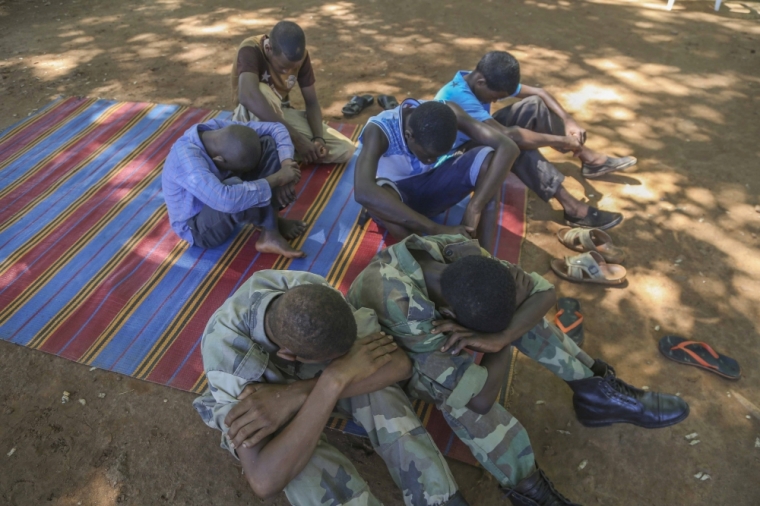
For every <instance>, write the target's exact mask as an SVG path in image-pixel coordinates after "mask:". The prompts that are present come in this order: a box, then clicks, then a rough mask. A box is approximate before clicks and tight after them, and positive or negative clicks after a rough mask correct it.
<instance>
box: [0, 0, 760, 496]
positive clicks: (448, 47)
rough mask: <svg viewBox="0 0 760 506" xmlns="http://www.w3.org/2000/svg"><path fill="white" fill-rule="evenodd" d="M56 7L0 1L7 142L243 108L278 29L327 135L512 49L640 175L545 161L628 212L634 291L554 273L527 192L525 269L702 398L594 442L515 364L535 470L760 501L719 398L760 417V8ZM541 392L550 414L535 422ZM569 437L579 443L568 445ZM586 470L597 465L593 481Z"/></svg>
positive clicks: (601, 348) (177, 2)
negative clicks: (673, 422)
mask: <svg viewBox="0 0 760 506" xmlns="http://www.w3.org/2000/svg"><path fill="white" fill-rule="evenodd" d="M52 3H56V4H58V2H52ZM664 3H665V2H664V1H663V2H661V4H664ZM49 4H50V2H36V3H32V2H22V1H21V0H5V2H3V3H0V33H2V35H0V54H2V55H3V57H4V59H3V60H2V61H0V79H1V80H2V81H1V82H2V83H3V91H1V92H0V93H2V97H3V99H2V104H0V126H7V125H9V124H11V123H13V122H14V121H15V119H14V118H13V117H12V115H11V111H13V113H14V114H18V115H19V116H20V117H23V116H25V115H26V113H27V112H31V111H32V110H34V109H36V108H39V107H41V106H42V105H43V104H44V103H45V102H47V101H48V100H49V99H50V98H52V97H53V96H55V95H58V94H64V95H74V94H77V95H90V96H101V97H108V98H118V99H121V100H146V101H152V102H169V103H179V104H183V105H192V106H198V107H210V108H217V107H218V108H230V106H231V97H230V90H229V76H228V74H229V71H230V66H231V62H232V58H233V57H234V51H235V48H236V47H237V44H238V43H239V41H240V40H242V39H243V38H245V37H247V36H250V35H254V34H260V33H265V32H266V31H268V29H269V28H270V27H271V26H272V25H273V24H274V23H275V22H277V21H278V20H280V19H283V18H287V19H293V20H295V21H297V22H299V23H300V24H301V25H302V26H303V27H304V29H305V30H306V33H307V37H308V41H309V47H310V50H311V52H312V57H313V61H314V66H315V70H316V73H317V88H318V91H319V94H320V99H321V102H322V105H323V109H324V110H325V111H326V117H328V118H330V117H333V118H338V117H339V111H340V108H341V106H342V105H343V103H344V102H345V101H346V100H347V99H348V98H349V97H350V96H351V95H352V94H358V93H373V94H379V93H385V94H392V95H395V96H397V97H398V98H399V99H401V98H404V97H406V96H414V97H417V98H431V97H432V96H433V95H434V93H435V92H436V91H437V89H438V88H439V87H440V86H441V85H443V84H444V83H445V82H446V81H448V80H449V79H451V77H452V76H453V75H454V73H455V72H456V71H457V70H461V69H472V68H473V67H474V65H475V64H476V63H477V61H478V59H479V58H480V57H481V56H482V54H483V53H485V52H486V51H488V50H490V49H504V50H509V51H511V52H512V53H514V54H515V55H516V56H517V57H518V58H519V59H520V61H521V64H522V71H523V82H525V83H526V84H530V85H540V86H544V87H547V88H549V89H550V90H552V91H553V92H554V93H555V94H556V95H557V96H558V97H559V98H560V99H561V100H562V101H563V103H564V104H565V105H566V106H567V108H568V110H569V111H570V112H571V113H573V115H574V116H575V117H576V118H577V119H578V120H579V121H581V122H582V123H584V124H585V125H586V126H587V128H588V130H589V133H590V134H589V143H590V145H591V147H593V148H594V149H597V150H601V151H605V152H611V153H616V154H621V155H624V154H635V155H636V156H637V157H638V158H639V160H640V162H639V165H638V166H637V167H636V168H635V169H632V170H630V171H627V172H626V173H624V174H616V175H612V176H609V177H607V178H605V179H600V180H594V181H588V180H585V179H583V178H582V177H581V176H580V174H579V170H578V167H577V165H578V164H577V163H576V162H574V161H569V159H568V158H567V157H562V156H561V155H558V154H556V153H552V152H547V156H548V157H549V158H550V159H552V160H553V161H556V162H557V163H558V164H559V166H560V169H561V170H562V171H563V172H564V173H565V174H567V175H568V179H567V181H566V185H567V186H568V188H569V189H570V190H571V191H572V192H573V193H575V194H576V195H578V196H581V195H583V196H585V197H586V198H587V199H588V200H589V201H590V202H592V203H594V204H595V205H598V206H600V207H603V208H605V209H619V210H622V212H623V213H624V214H625V216H626V220H625V222H624V223H623V224H622V225H621V226H619V227H618V228H616V229H614V230H613V231H612V232H611V234H612V235H613V237H614V239H615V241H616V242H617V243H619V244H620V245H622V246H624V247H625V248H626V249H627V250H628V252H629V259H628V262H627V264H626V267H627V268H628V272H629V286H628V287H627V288H626V289H624V290H619V289H618V290H612V289H605V288H600V287H588V286H583V285H572V284H568V283H566V282H561V281H558V280H557V279H556V277H554V276H553V274H551V272H550V271H549V269H548V261H549V259H550V258H553V257H559V256H561V255H564V254H569V252H568V251H567V250H564V249H563V248H562V247H561V246H559V245H558V244H557V242H556V239H555V237H554V233H555V232H556V230H557V229H558V228H559V226H560V225H559V224H558V223H557V222H558V221H559V219H558V218H560V217H561V213H559V212H558V210H557V208H556V207H552V206H551V205H549V204H545V203H543V202H540V201H537V200H536V199H535V197H533V198H532V199H531V204H530V212H529V214H530V217H531V224H530V229H531V232H532V233H531V234H529V235H528V237H527V240H526V243H525V247H524V250H523V256H522V263H523V266H524V267H526V268H527V269H529V270H537V271H539V272H540V273H542V274H545V275H546V276H547V277H548V278H549V279H551V280H552V281H554V282H556V283H557V287H558V291H559V292H560V294H561V295H569V296H575V297H577V298H579V299H581V301H582V304H583V307H584V310H585V311H586V315H587V323H586V331H587V340H588V345H587V348H588V350H589V351H590V352H591V353H592V354H593V355H594V356H602V357H604V358H605V359H607V360H608V361H610V362H611V363H614V364H615V365H616V367H617V369H618V372H619V373H620V374H621V376H623V377H625V378H627V379H628V380H630V381H631V382H633V383H635V384H639V385H643V384H645V382H646V384H650V383H651V386H652V387H653V388H655V387H662V388H666V389H667V390H670V391H679V392H681V393H682V394H683V396H684V397H685V398H687V399H688V400H689V401H690V402H691V403H692V415H691V417H690V418H689V419H688V420H687V422H685V423H684V424H683V427H680V426H679V427H677V428H673V429H667V430H663V431H643V430H641V429H634V428H629V427H622V428H621V427H614V428H609V429H599V430H596V431H591V430H588V429H583V428H580V427H578V426H577V423H576V422H574V421H573V418H572V412H571V410H570V407H569V406H570V402H569V398H568V393H567V391H566V390H564V387H562V386H561V385H560V384H559V383H557V382H556V380H554V379H551V378H549V375H547V374H546V373H538V372H537V368H536V366H534V365H532V364H529V363H527V361H524V360H523V361H521V362H520V364H521V367H524V371H525V372H524V373H521V374H519V375H518V383H517V388H518V395H517V397H516V399H515V401H514V409H515V413H516V414H517V415H518V416H519V417H520V418H521V419H522V421H523V423H524V424H525V425H526V426H528V428H529V431H530V433H531V435H532V437H533V438H534V444H535V446H536V449H537V450H536V453H537V455H538V456H539V460H540V461H541V462H542V463H543V464H542V465H545V466H546V467H547V468H548V469H549V470H550V474H551V475H552V476H553V477H554V479H555V481H556V482H557V484H558V486H559V487H560V488H561V489H562V490H566V491H568V495H571V496H572V497H575V498H578V499H584V500H591V499H590V498H591V497H596V498H597V500H598V501H599V502H603V503H604V504H631V503H632V502H631V499H630V498H632V497H635V498H637V499H636V500H635V501H634V502H635V503H639V504H685V503H690V504H694V503H720V504H753V503H757V502H758V501H760V498H759V497H758V496H757V493H758V492H757V491H754V492H752V491H750V490H748V488H747V486H746V485H745V483H748V482H750V481H751V478H752V477H753V476H754V475H755V474H756V469H758V457H756V456H755V454H753V453H752V452H753V451H754V452H755V453H756V452H757V450H754V449H752V448H751V446H752V441H753V440H752V434H755V433H756V432H757V430H758V429H757V426H756V425H755V426H754V427H753V426H752V425H751V424H752V423H753V422H752V421H750V420H747V419H746V418H745V416H744V415H745V413H744V411H743V410H742V409H741V408H740V407H738V404H737V403H736V402H734V401H733V399H732V398H730V397H728V396H727V393H726V392H727V391H728V390H732V389H733V390H736V391H737V392H741V393H742V394H743V395H744V396H745V397H748V398H750V399H753V398H754V401H755V402H757V403H760V399H758V398H757V394H756V392H757V391H758V387H760V379H758V375H757V374H756V372H755V371H756V370H757V369H758V367H759V366H760V354H759V353H758V351H757V346H756V343H757V341H758V323H757V322H758V321H760V291H758V288H757V287H758V286H760V262H759V261H758V245H759V244H760V242H758V238H757V236H758V234H760V214H758V213H757V212H756V211H755V206H756V205H757V204H759V203H760V200H759V199H758V187H760V181H759V180H758V178H757V176H756V172H755V170H756V166H757V162H758V160H759V158H760V148H758V145H757V138H758V134H760V129H759V127H758V125H760V121H758V110H760V108H758V99H757V97H758V95H759V93H758V91H760V72H758V69H759V68H760V55H758V51H760V24H758V19H760V15H759V14H758V9H757V6H758V2H728V3H726V4H724V7H723V8H722V9H721V11H720V13H714V12H713V11H712V2H707V1H679V2H677V3H676V8H675V9H674V10H673V11H672V12H670V13H668V12H666V11H664V10H663V5H661V4H660V3H658V2H650V3H644V2H641V1H633V0H621V1H613V0H596V1H585V2H569V1H566V0H560V1H557V2H540V1H531V0H526V1H505V2H497V1H493V0H491V1H483V2H479V3H470V2H460V1H441V2H435V1H432V0H420V1H417V2H395V1H385V2H380V1H375V0H369V1H366V2H352V1H338V2H316V1H304V2H292V1H290V0H286V1H282V2H280V3H279V4H278V5H277V6H274V7H273V6H271V5H270V4H267V3H265V2H250V1H247V2H243V1H242V0H234V1H229V2H225V3H224V4H223V5H220V4H219V3H209V2H204V1H200V0H195V1H183V0H160V1H155V2H149V1H147V0H143V1H137V2H131V3H129V4H123V3H122V4H118V3H112V2H106V1H97V0H96V1H85V0H70V1H67V2H66V3H65V5H64V4H63V3H61V4H60V5H49ZM296 95H297V94H296ZM299 101H300V97H298V96H296V97H295V101H294V102H295V104H296V105H298V103H299ZM377 112H379V109H378V108H377V107H375V108H370V109H368V110H367V111H365V112H364V113H363V114H362V115H361V116H360V117H359V118H357V119H355V120H353V121H356V122H363V121H365V120H366V118H367V117H369V116H370V115H372V114H376V113H377ZM664 333H678V334H682V335H684V336H687V337H690V338H693V339H696V340H706V341H709V342H710V343H712V344H714V345H715V347H716V348H718V349H719V350H722V351H725V352H727V353H729V354H731V355H732V356H734V357H737V358H738V359H739V360H740V362H741V364H742V368H743V371H744V378H743V379H742V380H741V381H740V382H739V383H736V384H728V383H726V382H724V381H723V380H720V379H718V378H715V377H712V376H708V375H707V374H705V373H702V372H700V371H697V370H695V369H689V368H686V367H680V366H677V365H675V364H671V363H666V362H665V361H664V359H662V358H661V357H659V356H658V354H657V351H656V343H657V340H658V339H659V337H661V336H662V335H663V334H664ZM534 372H536V375H535V376H534V374H533V373H534ZM539 377H540V378H541V380H540V381H538V380H537V378H539ZM534 378H535V379H534ZM536 395H541V396H544V397H546V399H547V400H549V401H550V405H551V406H552V409H547V410H543V411H542V410H539V409H530V407H531V406H532V405H533V402H534V400H535V399H536V398H537V397H536ZM555 401H556V402H555ZM554 406H559V407H557V408H554ZM192 423H195V420H193V422H192ZM567 423H570V425H571V426H572V432H573V434H574V435H575V437H574V438H565V439H564V440H562V439H558V436H557V433H556V429H560V428H563V427H566V426H567ZM542 428H544V429H545V430H541V429H542ZM692 431H698V432H700V434H704V435H705V436H706V437H705V439H704V440H703V442H702V443H700V445H699V446H698V447H696V448H685V447H684V448H681V447H682V446H684V445H683V438H682V437H681V436H682V435H683V434H681V433H684V434H685V433H688V432H692ZM689 452H691V453H689ZM584 455H591V456H592V457H591V458H590V459H589V460H590V461H591V464H590V467H589V468H588V469H587V470H586V471H585V473H581V472H580V471H578V470H577V469H576V466H577V464H578V462H580V460H581V459H582V457H583V456H584ZM378 464H379V461H378ZM199 465H202V463H199ZM708 468H710V470H711V474H712V475H713V476H714V479H713V480H711V481H710V482H707V483H704V482H696V483H695V481H696V480H694V478H693V474H695V473H696V472H697V471H700V470H702V471H705V470H707V469H708ZM753 469H754V470H755V471H753ZM74 486H75V485H72V487H74ZM489 490H490V489H489ZM468 494H469V497H471V498H476V499H480V501H479V502H476V501H475V499H471V500H472V502H473V503H474V504H485V503H487V502H489V501H491V500H495V497H496V495H494V493H493V492H488V491H485V492H484V491H481V490H474V489H469V492H468ZM481 494H485V495H481ZM489 494H490V495H489Z"/></svg>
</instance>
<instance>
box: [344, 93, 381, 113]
mask: <svg viewBox="0 0 760 506" xmlns="http://www.w3.org/2000/svg"><path fill="white" fill-rule="evenodd" d="M374 102H375V98H374V97H373V96H372V95H354V96H353V97H351V100H350V101H349V102H348V103H347V104H346V105H344V106H343V116H345V117H346V118H353V117H354V116H358V115H359V114H361V112H362V111H363V110H364V109H366V108H367V107H369V106H371V105H372V104H373V103H374Z"/></svg>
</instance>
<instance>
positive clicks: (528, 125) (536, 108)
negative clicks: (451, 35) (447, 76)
mask: <svg viewBox="0 0 760 506" xmlns="http://www.w3.org/2000/svg"><path fill="white" fill-rule="evenodd" d="M512 97H516V98H520V99H522V100H520V101H519V102H517V103H515V104H513V105H510V106H508V107H506V108H504V109H501V110H499V111H498V112H497V113H496V114H495V115H493V116H491V103H493V102H496V101H499V100H503V99H506V98H512ZM435 98H436V100H445V101H449V102H454V103H456V104H458V105H459V106H460V107H461V108H462V109H464V111H465V112H466V113H467V114H469V115H470V116H472V117H473V118H474V119H476V120H478V121H481V122H484V123H486V124H488V125H489V126H492V127H494V128H496V129H497V130H499V131H500V132H502V133H503V134H505V135H506V136H508V137H509V138H511V139H512V140H513V141H514V142H515V143H516V144H517V145H518V147H519V148H520V150H521V154H520V157H519V158H518V159H517V161H516V162H515V164H514V166H513V167H512V171H513V172H514V173H515V175H517V176H518V177H519V178H520V179H521V180H522V181H523V182H524V183H525V185H526V186H527V187H528V188H530V189H531V190H533V191H534V192H535V193H536V194H537V195H538V196H539V197H541V198H542V199H543V200H544V201H549V200H550V199H552V198H556V199H557V201H558V202H559V203H560V204H561V205H562V207H563V208H564V210H565V215H564V218H565V221H566V223H567V224H568V225H570V226H574V227H585V228H599V229H602V230H605V229H608V228H612V227H614V226H615V225H618V224H619V223H620V222H622V221H623V215H622V214H620V213H613V212H608V211H602V210H600V209H597V208H595V207H592V206H589V205H587V204H584V203H582V202H580V201H579V200H578V199H576V198H575V197H573V196H572V195H571V194H570V193H569V192H568V191H567V190H566V189H565V188H564V186H563V185H562V182H563V181H564V179H565V176H564V175H563V174H562V173H561V172H559V171H558V170H557V168H556V167H555V166H554V165H552V164H551V163H550V162H549V161H548V160H546V158H544V157H543V155H541V153H540V152H539V151H538V148H542V147H552V148H554V149H556V150H558V151H560V152H563V153H565V152H572V153H573V155H574V156H577V157H578V158H580V160H581V162H583V166H582V170H581V172H582V174H583V176H584V177H586V178H589V179H593V178H596V177H600V176H602V175H603V174H608V173H610V172H614V171H618V170H623V169H626V168H628V167H631V166H633V165H635V164H636V159H635V158H633V157H630V156H626V157H622V158H615V157H610V156H607V155H605V154H602V153H598V152H596V151H594V150H592V149H590V148H589V147H588V146H586V145H585V142H586V131H585V130H584V129H583V128H581V127H580V126H579V125H578V123H576V122H575V120H573V118H572V117H571V116H570V115H569V114H568V113H567V111H565V110H564V109H563V108H562V106H561V105H560V104H559V102H557V100H556V99H555V98H554V97H553V96H552V95H551V94H550V93H549V92H547V91H546V90H544V89H542V88H537V87H533V86H525V85H522V84H520V64H519V63H518V61H517V60H516V59H515V58H514V56H512V55H511V54H509V53H507V52H505V51H491V52H490V53H488V54H486V55H485V56H484V57H483V58H482V59H481V60H480V62H479V63H478V65H477V67H476V68H475V70H474V71H472V72H467V71H459V72H457V73H456V75H455V76H454V79H452V80H451V81H450V82H449V83H448V84H446V85H445V86H444V87H443V88H441V89H440V91H438V94H436V96H435ZM469 140H470V139H469V138H468V137H467V136H466V135H464V134H463V133H461V132H460V134H459V136H458V137H457V140H456V143H455V146H461V145H463V144H465V143H466V142H468V141H469Z"/></svg>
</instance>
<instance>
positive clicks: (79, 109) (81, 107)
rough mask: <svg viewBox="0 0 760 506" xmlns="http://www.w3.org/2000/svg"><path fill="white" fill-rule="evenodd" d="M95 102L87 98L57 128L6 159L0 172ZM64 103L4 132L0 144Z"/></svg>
mask: <svg viewBox="0 0 760 506" xmlns="http://www.w3.org/2000/svg"><path fill="white" fill-rule="evenodd" d="M97 101H98V99H96V98H89V99H87V100H85V101H84V102H82V103H81V104H80V105H79V106H78V107H77V108H76V109H74V110H73V111H72V112H70V113H69V115H68V116H66V117H64V118H61V121H60V122H59V125H58V126H57V128H50V129H48V130H47V131H46V132H45V135H42V136H40V137H38V138H35V139H34V140H33V141H32V142H30V143H29V144H27V145H25V146H24V147H23V148H21V150H20V151H18V152H17V153H15V154H14V155H13V156H11V157H10V158H9V159H7V160H6V161H4V162H3V163H2V164H0V170H3V169H5V168H6V167H7V166H8V165H10V164H11V163H13V162H15V161H16V160H18V159H19V157H21V156H23V155H24V154H26V153H28V152H29V151H31V150H32V149H34V147H36V146H39V145H40V143H42V142H43V141H45V140H46V139H48V138H50V136H51V135H53V134H54V133H55V132H57V131H58V130H60V129H61V128H63V126H64V125H66V123H68V121H67V120H71V119H73V118H76V117H77V115H78V114H79V113H81V112H82V111H84V110H85V109H87V108H88V107H90V106H91V105H92V104H94V103H95V102H97ZM65 102H66V101H65V100H61V101H60V102H59V103H58V104H56V105H54V106H52V107H51V108H49V109H47V110H45V111H43V112H41V113H40V114H39V115H37V116H35V117H34V120H33V121H30V122H28V123H22V124H20V125H18V126H17V127H15V128H14V129H13V130H11V131H9V132H6V133H5V135H3V136H2V137H0V143H3V142H6V141H4V140H3V139H9V138H10V137H12V136H14V135H16V134H17V133H18V132H20V131H21V130H23V129H25V128H28V127H31V126H33V125H34V124H36V123H38V122H39V121H40V120H42V119H43V118H45V117H46V116H48V115H49V114H50V113H52V112H53V111H55V110H56V109H58V108H59V107H60V106H62V105H63V104H64V103H65Z"/></svg>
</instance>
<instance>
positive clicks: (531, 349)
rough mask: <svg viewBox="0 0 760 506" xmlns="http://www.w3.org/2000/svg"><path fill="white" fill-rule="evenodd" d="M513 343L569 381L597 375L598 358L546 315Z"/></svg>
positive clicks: (524, 352)
mask: <svg viewBox="0 0 760 506" xmlns="http://www.w3.org/2000/svg"><path fill="white" fill-rule="evenodd" d="M512 345H513V346H514V347H515V348H517V349H518V350H520V351H521V352H522V353H523V354H525V355H526V356H528V357H530V358H532V359H533V360H535V361H536V362H538V363H539V364H541V365H542V366H544V367H545V368H547V369H548V370H549V371H551V372H552V373H554V374H555V375H556V376H558V377H560V378H562V379H563V380H565V381H574V380H580V379H585V378H591V377H592V376H594V372H593V371H592V370H591V367H592V366H593V365H594V359H592V358H591V357H590V356H589V355H588V354H587V353H586V352H585V351H583V350H582V349H580V348H579V347H578V345H577V344H575V343H574V342H573V340H572V339H570V338H569V337H568V336H567V335H566V334H565V333H564V332H562V331H561V330H560V329H559V328H558V327H557V326H556V325H554V324H553V323H550V322H549V321H548V320H547V319H546V318H544V319H542V320H541V321H540V322H539V323H538V324H537V325H536V326H535V327H533V328H532V329H530V330H529V331H528V332H526V333H525V334H524V335H523V336H522V337H520V339H518V340H517V341H515V342H513V343H512Z"/></svg>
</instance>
